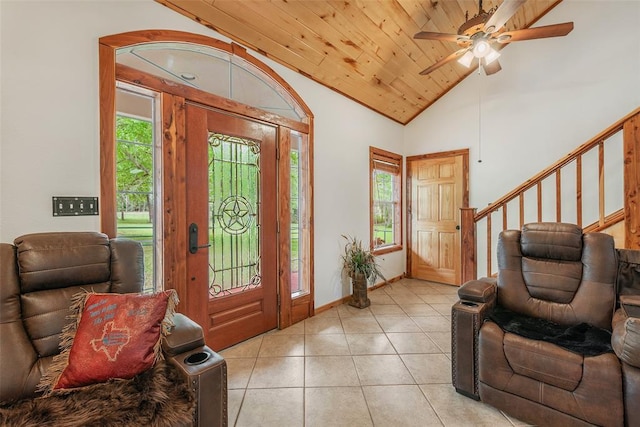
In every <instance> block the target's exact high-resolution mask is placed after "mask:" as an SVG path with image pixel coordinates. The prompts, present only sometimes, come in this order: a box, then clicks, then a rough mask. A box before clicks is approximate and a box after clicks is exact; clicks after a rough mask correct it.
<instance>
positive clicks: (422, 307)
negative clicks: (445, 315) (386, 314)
mask: <svg viewBox="0 0 640 427" xmlns="http://www.w3.org/2000/svg"><path fill="white" fill-rule="evenodd" d="M399 307H400V308H401V309H402V311H403V312H404V313H405V314H407V315H408V316H442V315H441V314H440V313H438V312H437V311H435V310H434V309H433V307H431V306H430V305H429V304H426V303H418V304H401V305H400V306H399Z"/></svg>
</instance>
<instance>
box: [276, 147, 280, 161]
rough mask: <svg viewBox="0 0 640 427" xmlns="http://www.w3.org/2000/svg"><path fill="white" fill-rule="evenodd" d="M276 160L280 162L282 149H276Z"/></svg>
mask: <svg viewBox="0 0 640 427" xmlns="http://www.w3.org/2000/svg"><path fill="white" fill-rule="evenodd" d="M276 160H280V147H276Z"/></svg>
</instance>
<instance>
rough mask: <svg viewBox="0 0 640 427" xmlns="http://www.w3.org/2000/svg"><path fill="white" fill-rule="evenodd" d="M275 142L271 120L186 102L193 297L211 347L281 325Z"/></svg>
mask: <svg viewBox="0 0 640 427" xmlns="http://www.w3.org/2000/svg"><path fill="white" fill-rule="evenodd" d="M276 142H277V128H276V127H274V126H269V125H266V124H263V123H258V122H255V121H252V120H249V119H246V118H242V117H238V116H234V115H229V114H225V113H223V112H219V111H216V110H213V109H209V108H206V107H202V106H199V105H196V104H190V103H187V107H186V153H185V161H186V165H187V175H186V176H187V179H186V189H187V192H186V206H187V212H186V218H185V219H186V223H187V224H189V244H188V246H189V250H188V255H187V264H186V269H187V271H186V273H187V275H186V277H187V280H188V285H187V290H188V299H189V300H188V304H189V305H190V307H194V311H196V312H197V313H199V314H196V318H198V319H199V320H198V323H199V324H200V325H201V326H202V327H203V329H204V330H205V334H206V341H207V344H208V345H209V346H210V347H211V348H213V349H214V350H221V349H223V348H226V347H229V346H231V345H234V344H236V343H238V342H241V341H244V340H246V339H247V338H251V337H253V336H256V335H259V334H261V333H263V332H266V331H268V330H271V329H274V328H276V327H277V326H278V309H277V307H278V305H277V301H278V295H277V290H278V259H277V253H278V252H277V251H278V235H277V220H278V216H277V206H278V205H277V197H276V194H277V160H276ZM198 230H201V231H200V232H199V231H198ZM189 314H190V317H191V314H192V313H191V312H190V313H189Z"/></svg>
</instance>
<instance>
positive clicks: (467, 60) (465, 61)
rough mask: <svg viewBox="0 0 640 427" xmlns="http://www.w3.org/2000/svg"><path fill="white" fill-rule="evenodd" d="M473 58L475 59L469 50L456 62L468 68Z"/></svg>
mask: <svg viewBox="0 0 640 427" xmlns="http://www.w3.org/2000/svg"><path fill="white" fill-rule="evenodd" d="M473 58H475V56H474V55H473V52H472V51H471V50H468V51H466V52H465V53H464V55H462V56H461V57H460V59H458V62H459V63H460V64H462V65H464V66H465V67H467V68H469V67H470V66H471V61H473Z"/></svg>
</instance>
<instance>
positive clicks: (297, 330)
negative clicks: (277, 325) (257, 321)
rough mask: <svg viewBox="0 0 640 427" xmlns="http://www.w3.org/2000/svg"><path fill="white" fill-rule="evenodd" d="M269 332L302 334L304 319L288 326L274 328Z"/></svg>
mask: <svg viewBox="0 0 640 427" xmlns="http://www.w3.org/2000/svg"><path fill="white" fill-rule="evenodd" d="M271 333H273V334H276V335H304V320H303V321H301V322H298V323H294V324H293V325H291V326H289V327H288V328H284V329H280V330H275V331H273V332H271Z"/></svg>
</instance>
